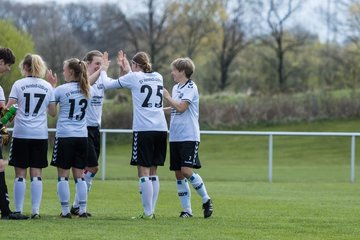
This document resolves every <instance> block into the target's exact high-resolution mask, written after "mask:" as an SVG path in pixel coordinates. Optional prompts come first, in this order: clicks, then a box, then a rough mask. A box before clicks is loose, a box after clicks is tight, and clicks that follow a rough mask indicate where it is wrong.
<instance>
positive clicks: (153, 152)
mask: <svg viewBox="0 0 360 240" xmlns="http://www.w3.org/2000/svg"><path fill="white" fill-rule="evenodd" d="M166 145H167V132H165V131H141V132H134V133H133V144H132V157H131V161H130V165H134V166H143V167H151V166H164V163H165V158H166V147H167V146H166Z"/></svg>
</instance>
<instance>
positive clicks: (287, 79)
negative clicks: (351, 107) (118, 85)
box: [0, 0, 360, 95]
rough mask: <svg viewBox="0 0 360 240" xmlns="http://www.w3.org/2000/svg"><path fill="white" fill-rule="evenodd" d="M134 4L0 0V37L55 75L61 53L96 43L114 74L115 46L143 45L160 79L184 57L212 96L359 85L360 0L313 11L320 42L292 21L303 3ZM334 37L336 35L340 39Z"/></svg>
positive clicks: (198, 0) (186, 0) (203, 0)
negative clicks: (129, 7)
mask: <svg viewBox="0 0 360 240" xmlns="http://www.w3.org/2000/svg"><path fill="white" fill-rule="evenodd" d="M138 4H139V8H137V9H134V11H133V12H131V13H130V12H124V11H123V10H122V9H121V8H120V3H103V4H97V5H94V4H91V5H86V4H83V3H69V4H57V3H54V2H52V3H41V4H31V5H29V4H22V3H18V2H14V1H10V0H0V6H1V8H0V19H1V20H2V21H1V22H0V29H1V35H3V37H1V36H0V45H2V46H8V45H11V47H12V48H15V52H16V53H22V51H24V50H25V49H26V50H30V51H31V50H33V51H35V52H36V53H38V54H40V55H41V56H43V58H44V59H45V60H46V62H47V63H48V65H49V67H50V68H52V69H53V70H54V71H55V72H57V73H61V72H62V65H63V60H64V59H67V58H69V57H74V56H75V57H79V58H80V57H81V56H83V55H84V54H85V53H86V52H87V51H89V50H92V49H98V50H100V51H108V52H109V53H110V57H111V58H112V59H114V61H113V65H114V66H113V67H112V68H111V69H110V70H111V71H112V72H111V71H110V75H111V74H113V75H117V72H116V71H117V70H116V67H115V65H116V64H115V56H116V54H117V51H118V50H120V49H124V50H125V51H126V53H127V54H128V56H131V55H133V54H134V53H135V52H137V51H146V52H148V53H149V54H150V56H151V58H152V59H151V60H152V63H153V67H154V69H155V70H156V71H159V72H161V73H162V74H163V75H164V76H165V85H167V87H170V86H171V85H172V80H171V78H170V75H169V72H170V71H169V64H170V62H171V61H172V60H173V59H174V58H176V57H180V56H188V57H191V58H193V59H194V61H195V64H196V67H197V68H196V73H195V75H194V78H195V80H196V81H197V82H198V85H199V88H200V91H201V92H203V93H209V94H211V93H215V92H220V91H229V92H235V93H239V92H243V93H247V94H249V95H264V94H278V93H294V92H304V91H314V90H324V89H325V90H327V89H347V88H351V89H353V88H357V87H358V85H359V83H360V77H359V76H360V74H359V69H360V65H359V53H360V52H359V46H360V27H359V26H360V24H359V23H358V21H359V19H360V18H359V16H360V1H359V0H338V1H335V0H327V5H326V6H327V7H326V8H324V9H319V16H320V18H322V19H323V26H324V28H326V29H327V39H326V41H325V42H324V41H320V39H319V36H318V35H317V34H316V33H311V32H309V30H307V29H306V28H305V27H304V26H302V25H301V22H299V21H298V22H297V21H296V19H297V15H296V14H297V13H298V12H299V10H300V9H301V8H304V7H306V4H309V3H308V1H303V0H269V1H261V0H183V1H176V0H166V1H163V0H141V1H138ZM335 5H336V6H335ZM340 15H341V16H340ZM8 25H11V26H14V27H15V30H13V31H15V32H16V31H20V35H19V36H20V37H19V38H20V39H26V42H28V43H27V44H25V43H24V42H23V41H18V40H15V38H16V37H15V35H13V36H12V37H10V38H9V37H7V38H5V37H4V36H5V34H3V32H4V31H7V30H6V29H8V28H9V27H8ZM5 26H7V28H5ZM4 29H5V30H4ZM339 35H341V37H342V39H344V40H343V41H342V42H339V41H337V38H336V36H339ZM15 42H16V43H17V45H16V44H14V43H15ZM25 46H26V47H25ZM17 57H18V58H21V57H22V56H21V55H20V56H17ZM15 77H17V76H14V74H12V75H9V76H7V78H11V80H15ZM5 91H7V88H6V87H5Z"/></svg>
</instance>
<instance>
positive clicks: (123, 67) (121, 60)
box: [117, 50, 131, 75]
mask: <svg viewBox="0 0 360 240" xmlns="http://www.w3.org/2000/svg"><path fill="white" fill-rule="evenodd" d="M117 63H118V65H119V67H120V75H124V74H126V73H128V72H130V71H131V68H130V64H129V61H128V60H127V58H126V54H125V53H124V52H123V51H122V50H120V51H119V52H118V56H117Z"/></svg>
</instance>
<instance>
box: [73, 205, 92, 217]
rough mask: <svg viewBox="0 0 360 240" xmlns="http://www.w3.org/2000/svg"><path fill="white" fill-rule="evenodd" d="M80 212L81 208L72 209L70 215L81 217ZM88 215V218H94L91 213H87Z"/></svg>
mask: <svg viewBox="0 0 360 240" xmlns="http://www.w3.org/2000/svg"><path fill="white" fill-rule="evenodd" d="M79 211H80V207H71V209H70V213H71V214H72V215H75V216H78V215H79ZM86 214H87V216H88V217H91V216H92V215H91V213H89V212H87V213H86Z"/></svg>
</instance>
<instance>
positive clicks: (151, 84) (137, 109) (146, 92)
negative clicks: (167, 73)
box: [101, 72, 167, 131]
mask: <svg viewBox="0 0 360 240" xmlns="http://www.w3.org/2000/svg"><path fill="white" fill-rule="evenodd" d="M101 74H104V73H103V72H102V73H101ZM106 88H107V89H112V88H128V89H130V90H131V95H132V101H133V130H134V131H167V123H166V119H165V114H164V111H163V89H164V84H163V77H162V76H161V75H160V74H159V73H157V72H152V73H144V72H130V73H128V74H126V75H124V76H122V77H120V78H119V79H117V81H111V82H109V83H108V85H107V86H106Z"/></svg>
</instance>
